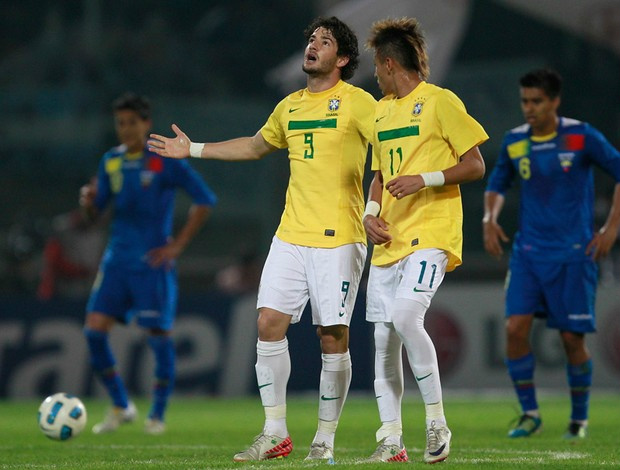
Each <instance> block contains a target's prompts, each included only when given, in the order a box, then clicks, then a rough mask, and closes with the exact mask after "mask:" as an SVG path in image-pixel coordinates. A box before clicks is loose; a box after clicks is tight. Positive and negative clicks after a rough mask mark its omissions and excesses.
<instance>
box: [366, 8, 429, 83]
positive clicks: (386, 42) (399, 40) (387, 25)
mask: <svg viewBox="0 0 620 470" xmlns="http://www.w3.org/2000/svg"><path fill="white" fill-rule="evenodd" d="M366 48H367V49H374V51H375V54H376V55H377V57H379V58H381V59H385V58H386V57H391V58H392V59H394V60H395V61H396V62H398V63H399V64H400V65H402V66H403V67H404V68H405V70H410V71H415V72H417V73H418V75H419V76H420V79H421V80H428V77H429V75H430V73H431V70H430V67H429V65H428V54H427V52H426V41H425V39H424V33H423V32H422V28H421V27H420V23H418V20H416V19H415V18H400V19H393V18H387V19H385V20H380V21H376V22H375V23H373V24H372V26H371V28H370V35H369V36H368V40H367V41H366Z"/></svg>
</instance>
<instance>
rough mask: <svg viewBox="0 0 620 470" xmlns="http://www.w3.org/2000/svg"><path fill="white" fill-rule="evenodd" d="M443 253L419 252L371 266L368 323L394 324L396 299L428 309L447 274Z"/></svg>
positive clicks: (432, 249)
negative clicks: (406, 300)
mask: <svg viewBox="0 0 620 470" xmlns="http://www.w3.org/2000/svg"><path fill="white" fill-rule="evenodd" d="M447 264H448V257H447V255H446V253H445V252H444V251H443V250H439V249H437V248H428V249H424V250H418V251H415V252H413V253H411V254H410V255H409V256H406V257H404V258H403V259H401V260H399V261H397V262H396V263H394V264H391V265H389V266H375V265H371V266H370V274H369V277H368V289H367V292H366V320H367V321H369V322H391V321H392V306H393V304H394V299H409V300H415V301H416V302H419V303H420V304H422V305H424V306H425V307H426V308H428V307H429V306H430V304H431V299H432V298H433V296H434V295H435V292H437V288H438V287H439V286H440V285H441V283H442V281H443V278H444V275H445V274H446V265H447Z"/></svg>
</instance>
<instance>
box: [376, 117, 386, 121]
mask: <svg viewBox="0 0 620 470" xmlns="http://www.w3.org/2000/svg"><path fill="white" fill-rule="evenodd" d="M384 117H385V116H381V117H380V118H377V119H375V122H379V121H380V120H381V119H383V118H384Z"/></svg>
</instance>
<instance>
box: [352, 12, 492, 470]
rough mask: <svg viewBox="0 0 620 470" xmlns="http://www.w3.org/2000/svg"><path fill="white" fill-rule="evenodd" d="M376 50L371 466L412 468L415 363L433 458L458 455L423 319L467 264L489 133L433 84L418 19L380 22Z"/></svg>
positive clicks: (369, 215) (370, 228) (371, 43)
mask: <svg viewBox="0 0 620 470" xmlns="http://www.w3.org/2000/svg"><path fill="white" fill-rule="evenodd" d="M367 47H368V48H369V49H372V50H373V51H374V61H375V75H376V77H377V81H378V83H379V87H380V88H381V91H382V93H383V95H384V98H383V99H382V100H380V101H379V103H378V104H377V110H376V114H375V131H374V139H373V159H372V169H373V170H374V171H375V176H374V179H373V181H372V183H371V186H370V191H369V200H368V204H367V206H366V211H365V213H364V219H363V221H364V226H365V228H366V232H367V233H368V237H369V239H370V240H371V241H372V242H373V243H374V245H375V246H374V251H373V256H372V264H371V267H370V276H369V280H368V292H367V294H368V299H367V312H366V319H367V320H368V321H370V322H373V323H374V324H375V332H374V336H375V349H376V354H375V393H376V396H377V404H378V407H379V415H380V418H381V422H382V425H381V427H380V429H379V430H378V431H377V436H376V437H377V441H378V443H379V444H378V447H377V449H376V450H375V452H374V453H373V454H372V455H371V456H370V458H368V459H367V460H368V461H371V462H372V461H389V462H395V461H401V462H402V461H407V460H408V456H407V451H406V449H405V446H404V444H403V441H402V421H401V399H402V395H403V364H402V356H401V351H402V347H403V345H404V346H405V349H406V352H407V357H408V359H409V363H410V365H411V368H412V371H413V374H414V376H415V379H416V381H417V383H418V387H419V389H420V392H421V394H422V398H423V400H424V404H425V407H426V450H425V452H424V460H425V461H426V462H428V463H434V462H439V461H441V460H444V459H445V458H447V457H448V454H449V452H450V438H451V432H450V430H449V429H448V426H447V424H446V418H445V416H444V412H443V404H442V392H441V383H440V379H439V369H438V367H437V356H436V353H435V347H434V345H433V342H432V341H431V338H430V337H429V335H428V333H427V332H426V330H425V329H424V316H425V314H426V311H427V309H428V307H429V305H430V302H431V299H432V298H433V295H434V294H435V292H437V288H438V287H439V285H440V284H441V282H442V281H443V278H444V274H445V273H446V272H447V271H452V270H453V269H454V268H456V267H457V266H458V265H460V264H461V245H462V238H463V235H462V222H463V212H462V207H461V194H460V190H459V186H458V185H459V184H461V183H466V182H469V181H474V180H478V179H480V178H482V177H483V176H484V171H485V165H484V160H483V159H482V156H481V154H480V151H479V150H478V146H479V145H480V144H482V143H483V142H484V141H486V140H487V139H488V136H487V134H486V133H485V131H484V129H483V128H482V127H481V126H480V124H478V123H477V122H476V121H475V120H474V119H473V118H472V117H471V116H469V115H468V114H467V112H466V111H465V107H464V106H463V103H462V102H461V101H460V100H459V99H458V98H457V97H456V95H454V93H452V92H451V91H449V90H445V89H442V88H439V87H437V86H435V85H431V84H429V83H427V82H426V79H427V77H428V75H429V67H428V56H427V53H426V46H425V41H424V36H423V32H422V30H421V29H420V26H419V24H418V22H417V21H416V20H415V19H413V18H401V19H386V20H382V21H378V22H376V23H374V24H373V26H372V28H371V32H370V37H369V38H368V42H367Z"/></svg>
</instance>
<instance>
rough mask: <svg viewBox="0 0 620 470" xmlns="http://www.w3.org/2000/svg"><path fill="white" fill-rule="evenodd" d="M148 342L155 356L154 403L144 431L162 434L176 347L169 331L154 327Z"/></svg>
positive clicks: (172, 379) (173, 375) (172, 376)
mask: <svg viewBox="0 0 620 470" xmlns="http://www.w3.org/2000/svg"><path fill="white" fill-rule="evenodd" d="M147 342H148V345H149V347H150V348H151V351H153V356H154V357H155V371H154V380H153V391H152V397H153V400H152V404H151V409H150V411H149V414H148V416H147V419H146V422H145V423H144V431H145V432H146V433H148V434H161V433H163V432H164V431H165V429H166V428H165V424H164V418H165V413H166V408H167V406H168V400H169V398H170V395H171V394H172V390H173V388H174V377H175V349H174V341H173V339H172V337H171V336H170V332H169V331H163V330H160V329H156V328H152V329H151V330H150V331H149V336H148V338H147Z"/></svg>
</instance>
